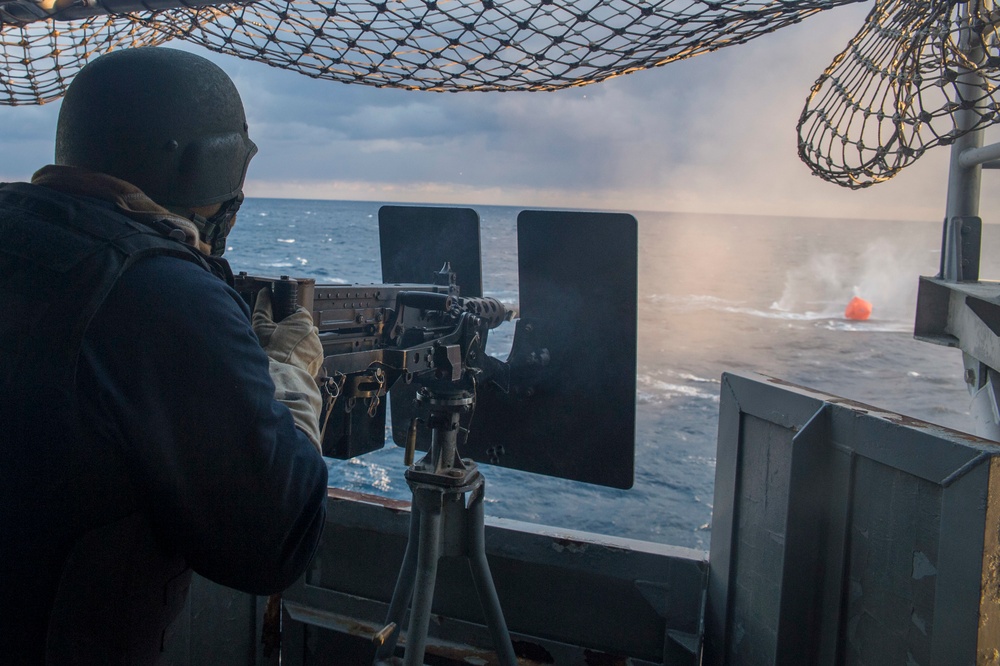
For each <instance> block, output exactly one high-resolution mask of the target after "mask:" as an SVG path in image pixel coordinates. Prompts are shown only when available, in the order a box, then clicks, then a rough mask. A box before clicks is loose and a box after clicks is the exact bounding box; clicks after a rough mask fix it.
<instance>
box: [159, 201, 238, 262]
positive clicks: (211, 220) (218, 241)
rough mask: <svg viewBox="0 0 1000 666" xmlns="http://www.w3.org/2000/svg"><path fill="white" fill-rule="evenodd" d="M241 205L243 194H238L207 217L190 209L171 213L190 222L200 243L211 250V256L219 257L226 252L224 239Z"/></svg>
mask: <svg viewBox="0 0 1000 666" xmlns="http://www.w3.org/2000/svg"><path fill="white" fill-rule="evenodd" d="M242 204H243V192H238V193H237V194H236V196H235V197H233V198H232V199H229V200H228V201H225V202H223V204H222V205H221V206H220V207H219V209H218V210H217V211H216V212H215V213H213V214H212V215H210V216H209V217H205V216H203V215H199V214H198V213H195V212H192V211H191V210H190V209H189V210H187V211H184V212H180V211H178V210H177V209H173V211H174V212H177V213H180V214H181V215H183V216H184V217H186V218H187V219H189V220H191V222H192V223H193V224H194V226H195V227H196V228H197V229H198V236H200V238H201V242H202V243H205V244H206V245H208V246H209V247H210V248H211V255H212V256H213V257H221V256H222V253H223V252H225V251H226V238H227V237H228V236H229V232H230V230H232V228H233V223H234V222H235V221H236V213H237V211H239V209H240V206H241V205H242Z"/></svg>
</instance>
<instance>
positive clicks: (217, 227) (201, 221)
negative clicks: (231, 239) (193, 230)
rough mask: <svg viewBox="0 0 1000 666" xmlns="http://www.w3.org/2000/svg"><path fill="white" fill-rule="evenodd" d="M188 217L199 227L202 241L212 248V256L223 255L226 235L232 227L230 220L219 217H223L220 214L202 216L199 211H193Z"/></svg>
mask: <svg viewBox="0 0 1000 666" xmlns="http://www.w3.org/2000/svg"><path fill="white" fill-rule="evenodd" d="M187 217H188V219H189V220H191V221H192V222H194V226H195V227H197V228H198V235H199V236H201V240H202V242H204V243H206V244H208V245H209V247H211V248H212V256H213V257H221V256H222V253H223V252H225V251H226V237H227V236H228V235H229V229H230V228H231V227H232V225H231V224H229V220H227V219H217V218H219V217H221V216H219V215H218V214H216V215H213V216H212V217H202V216H201V215H198V214H197V213H191V214H190V215H188V216H187Z"/></svg>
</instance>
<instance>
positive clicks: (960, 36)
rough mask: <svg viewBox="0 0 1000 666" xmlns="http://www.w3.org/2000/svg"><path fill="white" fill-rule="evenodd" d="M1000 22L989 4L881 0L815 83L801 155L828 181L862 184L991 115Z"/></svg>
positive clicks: (999, 103)
mask: <svg viewBox="0 0 1000 666" xmlns="http://www.w3.org/2000/svg"><path fill="white" fill-rule="evenodd" d="M998 24H1000V9H996V8H995V7H994V6H993V4H992V2H990V3H977V2H968V3H961V2H956V1H955V0H929V1H928V0H878V1H877V2H876V4H875V7H874V8H873V9H872V11H871V13H870V14H869V15H868V18H867V19H866V20H865V24H864V26H863V27H862V29H861V31H860V32H859V33H858V34H857V35H855V37H854V38H853V39H852V40H851V41H850V43H849V44H848V45H847V48H846V49H844V51H843V52H842V53H840V54H839V55H838V56H837V57H836V58H835V59H834V60H833V62H832V63H831V64H830V66H829V67H828V68H827V69H826V71H825V72H824V73H823V75H822V76H820V78H819V80H817V81H816V83H815V84H814V85H813V88H812V91H811V93H810V95H809V99H808V100H807V102H806V106H805V109H803V111H802V115H801V116H800V118H799V124H798V132H799V156H800V157H801V158H802V160H803V161H804V162H805V163H806V164H808V165H809V167H810V168H811V169H812V170H813V173H815V174H817V175H818V176H820V177H821V178H823V179H824V180H828V181H831V182H834V183H837V184H839V185H844V186H846V187H851V188H861V187H868V186H869V185H873V184H875V183H878V182H881V181H884V180H888V179H889V178H892V177H893V176H894V175H896V173H898V172H899V170H900V169H902V168H904V167H906V166H908V165H909V164H912V163H913V162H914V161H916V160H917V159H919V158H920V157H921V156H922V155H923V154H924V153H925V152H926V151H927V150H928V149H929V148H933V147H935V146H946V145H950V144H952V143H954V141H955V139H957V138H958V137H960V136H962V135H963V134H966V133H967V132H970V131H972V130H976V129H983V128H985V127H987V126H989V125H992V124H994V123H996V122H997V120H998V119H1000V116H998V111H1000V98H998V97H997V84H998V83H1000V52H998V39H1000V35H998V33H997V26H998Z"/></svg>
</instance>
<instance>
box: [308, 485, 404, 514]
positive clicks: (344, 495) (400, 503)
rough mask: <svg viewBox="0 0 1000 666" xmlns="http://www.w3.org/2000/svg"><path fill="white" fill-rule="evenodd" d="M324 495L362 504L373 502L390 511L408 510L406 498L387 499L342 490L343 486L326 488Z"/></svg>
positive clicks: (400, 511)
mask: <svg viewBox="0 0 1000 666" xmlns="http://www.w3.org/2000/svg"><path fill="white" fill-rule="evenodd" d="M326 496H327V497H328V498H330V499H334V500H340V501H344V502H362V503H364V504H375V505H377V506H381V507H383V508H385V509H389V510H390V511H395V512H397V513H402V512H406V513H409V511H410V502H409V501H408V500H397V499H389V498H388V497H382V496H380V495H372V494H370V493H359V492H357V491H354V490H344V489H343V488H327V489H326Z"/></svg>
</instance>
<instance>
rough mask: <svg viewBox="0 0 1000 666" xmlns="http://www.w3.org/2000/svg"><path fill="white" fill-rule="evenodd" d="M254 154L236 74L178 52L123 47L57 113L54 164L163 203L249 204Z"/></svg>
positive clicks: (83, 75) (74, 88)
mask: <svg viewBox="0 0 1000 666" xmlns="http://www.w3.org/2000/svg"><path fill="white" fill-rule="evenodd" d="M256 152H257V146H256V145H255V144H254V142H253V141H251V140H250V137H249V136H248V134H247V122H246V115H245V113H244V111H243V102H242V101H241V100H240V95H239V92H237V90H236V86H235V85H234V84H233V82H232V80H231V79H230V78H229V76H227V75H226V73H225V72H224V71H222V69H221V68H220V67H218V66H217V65H215V64H213V63H212V62H210V61H208V60H206V59H205V58H202V57H201V56H198V55H195V54H193V53H188V52H186V51H179V50H177V49H168V48H162V47H157V48H152V47H147V48H137V49H125V50H121V51H115V52H112V53H109V54H107V55H105V56H102V57H100V58H98V59H96V60H94V61H92V62H90V63H88V64H87V66H85V67H84V68H83V69H82V70H81V71H80V73H79V74H77V76H76V78H75V79H74V80H73V82H72V83H71V84H70V86H69V89H68V90H67V91H66V96H65V98H64V99H63V102H62V108H61V109H60V111H59V121H58V126H57V130H56V154H55V159H56V164H62V165H67V166H76V167H83V168H86V169H90V170H93V171H99V172H101V173H106V174H109V175H111V176H115V177H116V178H121V179H122V180H125V181H128V182H129V183H132V184H133V185H135V186H136V187H138V188H139V189H141V190H142V191H143V192H145V193H146V195H148V196H149V197H150V198H151V199H152V200H153V201H155V202H156V203H158V204H160V205H161V206H165V207H170V208H175V209H176V208H191V207H195V206H205V205H209V204H215V203H225V202H231V201H234V200H237V199H239V200H242V188H243V180H244V178H245V177H246V171H247V166H248V165H249V163H250V159H251V158H252V157H253V156H254V154H255V153H256ZM227 231H228V229H227Z"/></svg>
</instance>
